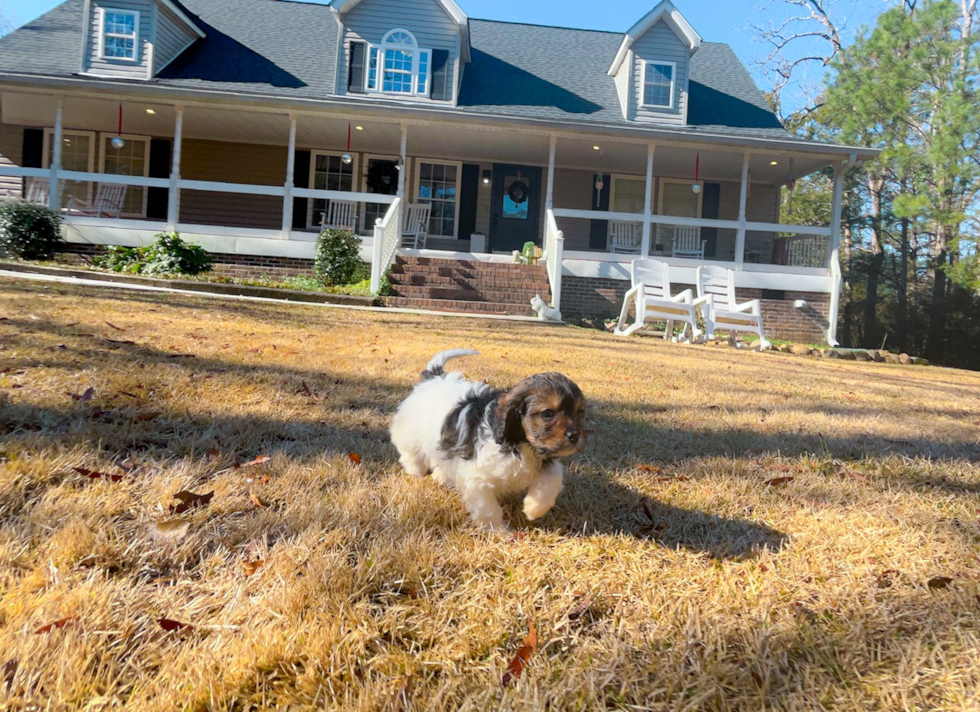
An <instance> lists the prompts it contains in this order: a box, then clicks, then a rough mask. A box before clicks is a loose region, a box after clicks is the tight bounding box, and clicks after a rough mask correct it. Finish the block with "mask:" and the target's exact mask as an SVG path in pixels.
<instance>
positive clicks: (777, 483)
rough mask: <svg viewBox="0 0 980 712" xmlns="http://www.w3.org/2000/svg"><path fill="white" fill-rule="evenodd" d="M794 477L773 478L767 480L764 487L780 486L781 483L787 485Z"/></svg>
mask: <svg viewBox="0 0 980 712" xmlns="http://www.w3.org/2000/svg"><path fill="white" fill-rule="evenodd" d="M795 479H796V478H795V477H777V478H776V479H774V480H768V481H767V482H766V487H782V486H783V485H788V484H789V483H790V482H792V481H793V480H795Z"/></svg>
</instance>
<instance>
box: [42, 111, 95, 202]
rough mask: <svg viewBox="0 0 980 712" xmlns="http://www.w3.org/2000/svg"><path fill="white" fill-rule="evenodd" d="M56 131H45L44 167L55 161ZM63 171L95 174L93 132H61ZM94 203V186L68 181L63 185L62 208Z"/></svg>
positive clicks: (87, 183) (48, 166)
mask: <svg viewBox="0 0 980 712" xmlns="http://www.w3.org/2000/svg"><path fill="white" fill-rule="evenodd" d="M53 142H54V131H52V130H51V129H45V130H44V167H45V168H50V167H51V161H52V160H54V151H53V146H52V144H53ZM61 170H63V171H78V172H80V173H93V172H94V171H95V133H93V132H91V131H62V132H61ZM91 203H92V184H91V183H89V182H86V181H75V180H66V181H63V182H62V184H61V207H62V208H67V207H68V206H69V205H76V206H78V205H81V206H88V205H90V204H91Z"/></svg>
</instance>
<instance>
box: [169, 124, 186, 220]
mask: <svg viewBox="0 0 980 712" xmlns="http://www.w3.org/2000/svg"><path fill="white" fill-rule="evenodd" d="M175 108H176V115H177V116H176V119H175V120H174V148H173V159H172V161H171V167H170V195H169V198H168V200H167V231H168V232H176V231H177V221H178V220H179V219H180V187H179V185H178V183H179V181H180V150H181V145H182V144H183V141H184V107H182V106H177V107H175Z"/></svg>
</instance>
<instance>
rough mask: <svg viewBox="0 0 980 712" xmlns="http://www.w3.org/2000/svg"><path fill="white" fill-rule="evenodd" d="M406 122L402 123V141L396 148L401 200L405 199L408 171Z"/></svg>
mask: <svg viewBox="0 0 980 712" xmlns="http://www.w3.org/2000/svg"><path fill="white" fill-rule="evenodd" d="M407 154H408V124H402V141H401V147H400V148H399V149H398V159H399V162H400V164H401V170H400V171H398V197H399V198H401V199H402V200H404V199H405V173H407V172H408V160H407Z"/></svg>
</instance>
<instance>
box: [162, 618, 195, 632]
mask: <svg viewBox="0 0 980 712" xmlns="http://www.w3.org/2000/svg"><path fill="white" fill-rule="evenodd" d="M157 623H159V624H160V627H161V628H163V629H164V630H165V631H167V632H168V633H173V632H174V631H178V630H194V626H192V625H191V624H190V623H181V622H180V621H174V620H170V619H169V618H157Z"/></svg>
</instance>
